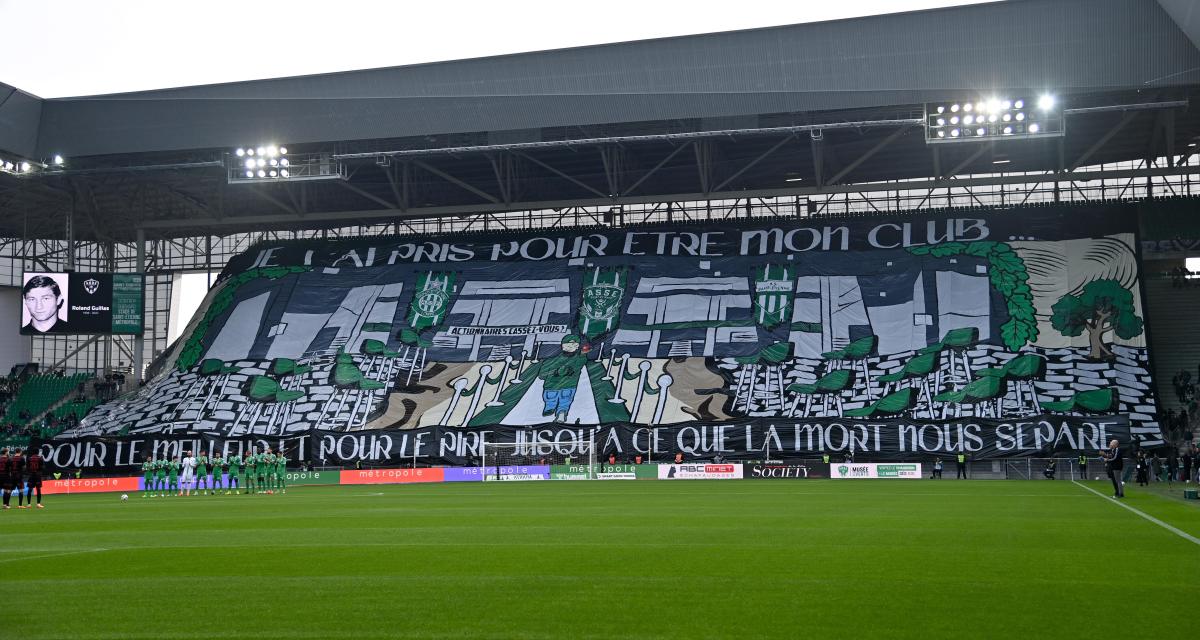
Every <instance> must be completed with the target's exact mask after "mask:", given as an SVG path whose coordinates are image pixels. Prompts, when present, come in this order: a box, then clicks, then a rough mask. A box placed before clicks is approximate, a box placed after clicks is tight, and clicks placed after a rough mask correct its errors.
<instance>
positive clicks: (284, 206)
mask: <svg viewBox="0 0 1200 640" xmlns="http://www.w3.org/2000/svg"><path fill="white" fill-rule="evenodd" d="M249 191H250V193H253V194H254V195H256V196H258V197H259V198H262V199H263V200H266V201H267V202H270V203H271V204H273V205H275V206H277V207H279V208H280V209H283V210H284V211H286V212H288V213H289V214H291V215H293V216H296V215H299V214H298V213H297V212H296V210H295V209H293V208H292V206H291V205H289V204H287V203H285V202H284V201H282V200H279V199H278V198H276V197H275V196H272V195H271V194H269V193H267V192H265V191H263V190H262V189H261V188H259V187H258V186H257V185H252V186H251V187H250V189H249ZM142 226H143V227H144V226H146V225H142Z"/></svg>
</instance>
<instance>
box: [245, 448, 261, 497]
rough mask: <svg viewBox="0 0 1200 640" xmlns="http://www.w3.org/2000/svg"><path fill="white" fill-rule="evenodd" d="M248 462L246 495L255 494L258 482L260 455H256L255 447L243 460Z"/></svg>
mask: <svg viewBox="0 0 1200 640" xmlns="http://www.w3.org/2000/svg"><path fill="white" fill-rule="evenodd" d="M242 460H244V461H245V462H246V492H245V493H246V494H247V495H249V494H251V493H254V491H255V488H256V487H257V482H258V454H257V453H254V447H251V448H250V453H247V454H246V457H244V458H242Z"/></svg>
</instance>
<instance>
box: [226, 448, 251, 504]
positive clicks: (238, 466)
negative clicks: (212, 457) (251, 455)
mask: <svg viewBox="0 0 1200 640" xmlns="http://www.w3.org/2000/svg"><path fill="white" fill-rule="evenodd" d="M225 464H227V465H229V478H228V481H227V482H226V485H227V486H226V487H225V495H229V492H230V491H240V490H241V489H242V483H241V480H240V478H241V477H242V473H243V472H244V471H245V470H246V467H245V461H243V460H242V456H241V455H239V454H236V453H235V454H233V455H231V456H229V457H228V458H225Z"/></svg>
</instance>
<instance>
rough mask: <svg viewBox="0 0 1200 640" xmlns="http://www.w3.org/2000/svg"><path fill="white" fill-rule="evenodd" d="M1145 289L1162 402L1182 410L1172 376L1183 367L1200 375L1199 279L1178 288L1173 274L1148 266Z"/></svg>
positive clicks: (1151, 353) (1194, 379)
mask: <svg viewBox="0 0 1200 640" xmlns="http://www.w3.org/2000/svg"><path fill="white" fill-rule="evenodd" d="M1142 282H1143V283H1144V284H1145V287H1146V290H1145V295H1146V307H1147V309H1146V316H1147V318H1148V322H1147V326H1148V331H1149V338H1150V357H1151V358H1152V359H1153V365H1154V381H1155V386H1156V391H1157V392H1158V401H1159V406H1160V407H1162V409H1163V410H1164V411H1165V410H1167V409H1175V410H1179V409H1181V408H1183V405H1181V404H1180V403H1179V398H1178V396H1177V394H1176V393H1175V385H1174V383H1172V381H1171V380H1172V378H1174V377H1175V374H1177V373H1179V372H1180V371H1188V372H1191V374H1192V381H1193V382H1197V381H1200V380H1197V379H1198V378H1200V323H1197V322H1196V319H1197V318H1200V282H1197V281H1192V284H1191V286H1188V287H1184V288H1178V287H1174V286H1172V285H1171V278H1170V277H1168V276H1165V275H1162V274H1160V273H1155V272H1153V271H1149V270H1147V272H1145V277H1144V278H1143V279H1142Z"/></svg>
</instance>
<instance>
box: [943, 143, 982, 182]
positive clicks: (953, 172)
mask: <svg viewBox="0 0 1200 640" xmlns="http://www.w3.org/2000/svg"><path fill="white" fill-rule="evenodd" d="M991 148H992V146H991V144H989V143H986V142H985V143H983V144H980V145H979V148H978V149H976V150H975V153H972V154H971V155H969V156H967V157H966V158H965V159H964V160H963V161H962V162H960V163H958V164H956V165H954V168H953V169H951V170H950V173H947V174H946V175H944V176H942V177H943V178H953V177H954V176H956V175H958V172H960V171H962V170H963V169H966V168H967V167H968V166H969V165H970V164H971V163H972V162H975V161H976V160H978V159H979V158H980V156H982V155H983V154H984V153H986V152H987V150H988V149H991Z"/></svg>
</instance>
